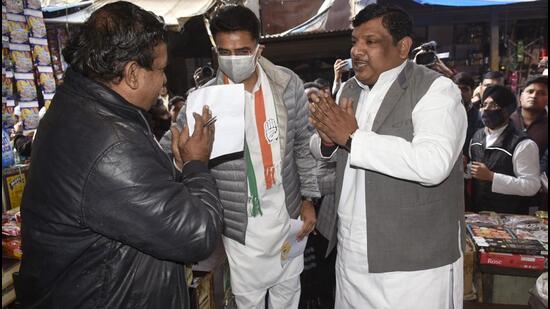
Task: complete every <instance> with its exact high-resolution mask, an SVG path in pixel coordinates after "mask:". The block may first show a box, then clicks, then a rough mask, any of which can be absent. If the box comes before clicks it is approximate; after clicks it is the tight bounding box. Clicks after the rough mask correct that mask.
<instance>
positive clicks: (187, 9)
mask: <svg viewBox="0 0 550 309" xmlns="http://www.w3.org/2000/svg"><path fill="white" fill-rule="evenodd" d="M116 1H118V0H96V1H93V3H92V4H91V5H89V6H88V7H86V8H83V9H81V10H79V11H77V12H75V13H72V14H68V15H63V16H60V17H54V18H44V21H45V22H47V23H68V24H81V23H84V21H86V19H88V17H89V16H90V15H91V14H92V12H94V11H95V10H97V9H98V8H100V7H102V6H104V5H105V4H108V3H111V2H116ZM86 2H90V1H86ZM132 3H133V4H135V5H137V6H140V7H142V8H143V9H145V10H147V11H151V12H153V13H155V14H157V15H159V16H162V17H163V18H164V22H165V23H166V24H167V25H174V26H175V25H178V24H179V23H178V19H179V18H185V17H191V16H196V15H201V14H204V13H206V12H207V11H208V10H209V9H210V8H211V7H212V6H213V5H214V4H215V3H216V0H163V1H158V0H132ZM81 4H82V2H81V1H72V0H68V1H67V0H65V1H59V0H43V9H42V10H43V11H44V12H53V11H63V10H67V9H68V8H71V7H75V6H79V5H81Z"/></svg>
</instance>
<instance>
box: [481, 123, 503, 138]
mask: <svg viewBox="0 0 550 309" xmlns="http://www.w3.org/2000/svg"><path fill="white" fill-rule="evenodd" d="M507 127H508V124H506V125H505V126H503V127H501V128H498V129H496V130H489V128H487V127H485V134H486V135H487V136H491V137H495V138H496V137H499V136H500V135H501V134H502V132H504V130H506V128H507ZM491 131H492V132H491Z"/></svg>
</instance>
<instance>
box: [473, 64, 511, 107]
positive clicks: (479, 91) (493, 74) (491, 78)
mask: <svg viewBox="0 0 550 309" xmlns="http://www.w3.org/2000/svg"><path fill="white" fill-rule="evenodd" d="M491 85H501V86H504V75H502V73H500V72H497V71H490V72H487V73H485V75H483V79H482V80H481V83H480V84H479V86H477V88H476V89H474V94H473V96H472V104H474V105H476V106H479V105H480V104H481V98H482V97H483V91H485V88H487V87H489V86H491Z"/></svg>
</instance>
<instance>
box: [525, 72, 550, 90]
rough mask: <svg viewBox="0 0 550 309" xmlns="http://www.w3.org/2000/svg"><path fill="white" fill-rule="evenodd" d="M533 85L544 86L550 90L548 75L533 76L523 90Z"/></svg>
mask: <svg viewBox="0 0 550 309" xmlns="http://www.w3.org/2000/svg"><path fill="white" fill-rule="evenodd" d="M531 84H543V85H545V86H546V87H547V88H548V76H546V75H534V76H531V77H530V78H529V79H528V80H527V81H526V82H525V86H523V88H527V87H529V85H531Z"/></svg>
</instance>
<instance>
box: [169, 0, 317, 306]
mask: <svg viewBox="0 0 550 309" xmlns="http://www.w3.org/2000/svg"><path fill="white" fill-rule="evenodd" d="M210 30H211V33H212V35H213V39H214V41H215V43H216V53H217V55H218V64H219V70H218V72H217V75H216V77H215V78H214V79H213V80H211V81H209V82H208V83H207V84H205V86H204V87H208V86H210V85H223V84H233V83H243V84H244V88H245V90H246V91H245V112H244V113H245V141H244V142H245V143H244V144H245V149H244V152H241V153H237V154H233V155H228V156H224V157H221V158H216V159H215V160H211V161H210V166H211V171H212V174H213V175H214V177H215V178H216V180H217V184H218V188H219V192H220V199H221V200H222V206H223V208H224V232H223V235H224V237H223V242H224V247H225V251H226V253H227V257H228V260H229V266H230V271H231V288H232V291H233V294H234V295H235V300H236V303H237V306H238V307H239V308H263V307H264V304H265V296H266V293H267V292H268V291H269V304H270V305H269V307H270V308H289V309H292V308H298V302H299V298H300V273H301V272H302V270H303V255H300V256H298V257H295V258H287V256H286V254H284V251H283V249H285V248H286V246H285V241H286V239H287V237H288V235H289V228H290V218H297V217H298V216H301V219H302V220H303V226H302V228H301V230H300V231H299V233H298V238H299V239H302V238H303V237H305V236H306V235H308V234H309V233H310V232H312V231H313V229H314V228H315V222H316V218H315V209H314V207H313V203H312V198H317V197H319V196H320V194H319V190H318V186H317V179H316V175H315V166H316V161H315V159H314V158H313V156H312V155H311V153H310V151H309V138H310V137H311V135H312V133H313V132H312V129H310V127H309V126H308V121H307V118H308V110H307V99H306V96H305V94H304V88H303V87H304V86H303V84H302V81H301V80H300V78H299V77H298V76H297V75H296V74H295V73H294V72H292V71H291V70H289V69H286V68H283V67H279V66H275V65H274V64H273V63H271V62H269V61H268V60H267V59H265V58H263V57H262V56H261V55H262V51H263V46H261V45H259V43H258V40H259V37H260V22H259V20H258V18H257V17H256V15H254V13H253V12H252V11H251V10H250V9H248V8H246V7H244V6H238V5H227V6H223V7H221V8H219V9H218V10H217V11H215V12H214V13H213V15H212V18H211V20H210ZM184 115H185V113H183V112H180V116H179V117H178V121H177V122H178V125H179V126H181V125H183V123H184V119H185V116H184ZM169 137H170V136H169V135H168V134H167V135H166V136H165V138H169ZM161 144H168V145H169V144H170V143H169V142H168V143H167V142H166V141H163V142H161ZM166 150H167V151H169V150H170V149H166Z"/></svg>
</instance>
